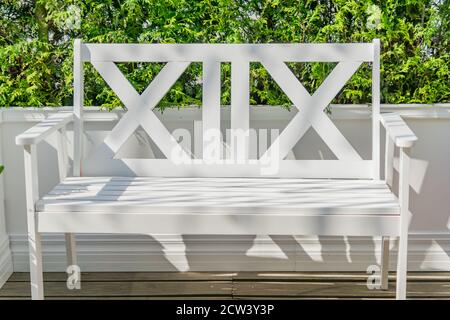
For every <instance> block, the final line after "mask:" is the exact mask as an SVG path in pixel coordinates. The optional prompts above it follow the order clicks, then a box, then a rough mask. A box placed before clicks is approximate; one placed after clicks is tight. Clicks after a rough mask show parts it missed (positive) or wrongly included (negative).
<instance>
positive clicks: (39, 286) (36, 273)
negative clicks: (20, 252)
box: [28, 230, 44, 300]
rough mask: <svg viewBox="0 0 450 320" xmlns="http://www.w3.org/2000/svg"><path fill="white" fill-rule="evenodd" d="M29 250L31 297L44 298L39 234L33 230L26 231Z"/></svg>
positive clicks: (35, 298)
mask: <svg viewBox="0 0 450 320" xmlns="http://www.w3.org/2000/svg"><path fill="white" fill-rule="evenodd" d="M28 247H29V251H30V283H31V299H33V300H43V299H44V278H43V274H42V244H41V235H40V234H39V233H37V232H34V230H31V231H29V233H28Z"/></svg>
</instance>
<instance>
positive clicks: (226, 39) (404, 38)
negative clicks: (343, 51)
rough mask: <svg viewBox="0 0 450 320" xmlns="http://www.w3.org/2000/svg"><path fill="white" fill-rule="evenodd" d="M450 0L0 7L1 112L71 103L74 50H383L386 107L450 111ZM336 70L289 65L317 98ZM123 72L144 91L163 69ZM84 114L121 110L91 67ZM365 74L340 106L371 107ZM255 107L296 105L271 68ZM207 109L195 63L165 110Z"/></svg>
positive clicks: (8, 2)
mask: <svg viewBox="0 0 450 320" xmlns="http://www.w3.org/2000/svg"><path fill="white" fill-rule="evenodd" d="M449 27H450V1H449V0H385V1H373V0H369V1H362V0H359V1H357V0H321V1H309V0H295V1H294V0H283V1H280V0H265V1H259V0H200V1H193V0H125V1H119V0H103V1H98V0H85V1H80V0H21V1H18V0H2V1H1V2H0V106H11V105H19V106H44V105H45V106H57V105H71V104H72V88H71V83H72V80H73V78H72V59H73V57H72V44H73V39H75V38H77V37H79V38H82V39H83V41H85V42H116V43H117V42H124V43H132V42H133V43H201V42H204V43H266V42H282V43H286V42H370V41H372V39H373V38H380V39H381V43H382V54H381V60H382V102H384V103H437V102H450V50H449V49H450V43H449V39H450V31H449V29H450V28H449ZM333 66H334V64H322V63H291V64H289V67H290V68H291V69H292V70H293V72H294V73H295V74H296V75H297V76H298V77H299V78H300V79H301V81H302V83H303V84H304V85H305V87H306V88H307V89H308V90H310V91H311V92H313V91H314V90H315V89H317V88H318V86H319V85H320V84H321V83H322V81H323V79H324V78H325V77H326V76H327V75H328V73H329V72H330V70H331V69H332V68H333ZM119 67H120V69H121V70H122V72H124V74H126V76H127V78H128V79H129V80H130V82H131V83H132V84H133V85H134V86H135V87H136V89H137V90H138V91H142V90H143V89H144V88H145V87H146V86H147V84H148V83H149V82H150V81H151V79H152V78H153V77H154V76H155V75H156V74H157V73H158V71H159V70H160V69H161V64H143V63H128V64H120V66H119ZM85 72H86V76H85V81H86V90H85V91H86V92H85V97H86V105H101V106H106V107H113V106H117V105H121V102H120V101H119V99H118V98H117V97H116V96H115V95H114V93H113V92H112V91H111V90H110V89H109V88H108V86H107V85H106V84H105V83H104V81H103V80H102V79H101V77H100V76H99V75H98V74H97V72H96V71H95V70H93V68H92V67H90V66H89V65H86V69H85ZM370 77H371V75H370V68H368V67H362V68H361V69H360V70H359V71H358V73H357V74H356V75H355V76H354V77H353V78H352V79H351V81H350V82H349V83H348V84H347V85H346V87H345V88H344V89H343V90H342V92H341V93H340V94H339V95H338V97H336V99H335V100H334V102H335V103H365V102H368V101H370V87H371V81H370ZM222 80H223V92H222V103H223V104H227V103H229V101H230V65H229V64H223V65H222ZM251 82H252V85H251V94H250V99H251V103H252V104H270V105H280V104H281V105H289V104H290V101H289V100H288V99H287V97H286V96H285V95H284V94H283V93H282V92H281V90H280V89H279V88H278V86H277V85H276V83H275V82H274V81H273V80H272V79H271V78H270V76H269V75H268V73H267V72H266V71H265V70H264V68H263V67H262V66H261V65H260V64H257V63H254V64H252V65H251ZM190 104H201V65H200V64H192V65H191V66H190V67H189V69H188V70H187V71H186V73H185V74H184V75H183V76H182V77H181V78H180V80H179V81H177V83H176V84H175V85H174V87H173V88H172V89H171V91H170V92H169V93H168V94H167V96H166V97H165V98H164V99H163V101H162V102H161V103H160V107H164V106H167V105H178V106H183V105H190Z"/></svg>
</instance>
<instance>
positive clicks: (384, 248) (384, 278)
mask: <svg viewBox="0 0 450 320" xmlns="http://www.w3.org/2000/svg"><path fill="white" fill-rule="evenodd" d="M388 287H389V237H382V239H381V289H382V290H387V289H388Z"/></svg>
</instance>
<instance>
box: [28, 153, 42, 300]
mask: <svg viewBox="0 0 450 320" xmlns="http://www.w3.org/2000/svg"><path fill="white" fill-rule="evenodd" d="M36 157H37V154H36V146H35V145H24V160H25V194H26V203H27V224H28V247H29V253H30V283H31V298H32V299H33V300H42V299H44V279H43V273H42V244H41V235H40V234H39V232H38V228H37V219H36V212H35V204H36V201H37V200H38V199H39V189H38V174H37V158H36Z"/></svg>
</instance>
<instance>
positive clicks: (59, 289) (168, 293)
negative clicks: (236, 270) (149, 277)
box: [0, 281, 232, 297]
mask: <svg viewBox="0 0 450 320" xmlns="http://www.w3.org/2000/svg"><path fill="white" fill-rule="evenodd" d="M44 291H45V296H46V297H127V296H128V297H153V296H155V297H177V296H179V297H195V296H231V294H232V283H231V281H228V282H225V281H218V282H217V281H208V282H205V281H201V282H198V281H189V282H161V281H160V282H156V281H134V282H125V281H120V282H116V281H108V282H105V281H103V282H93V281H91V282H82V284H81V289H80V290H69V289H67V286H66V283H65V282H60V281H56V282H55V281H46V282H45V283H44ZM29 296H30V284H29V283H28V282H7V283H5V285H4V286H3V288H2V289H1V290H0V297H29Z"/></svg>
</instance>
